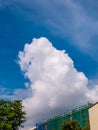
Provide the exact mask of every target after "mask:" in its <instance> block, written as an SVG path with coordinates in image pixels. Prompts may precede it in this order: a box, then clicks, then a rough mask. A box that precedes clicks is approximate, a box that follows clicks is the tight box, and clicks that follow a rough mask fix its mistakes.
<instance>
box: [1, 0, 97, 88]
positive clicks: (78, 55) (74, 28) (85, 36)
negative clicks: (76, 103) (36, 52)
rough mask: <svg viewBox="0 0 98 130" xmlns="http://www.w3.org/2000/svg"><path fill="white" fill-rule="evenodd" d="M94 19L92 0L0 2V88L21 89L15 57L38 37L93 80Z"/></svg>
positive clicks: (95, 67)
mask: <svg viewBox="0 0 98 130" xmlns="http://www.w3.org/2000/svg"><path fill="white" fill-rule="evenodd" d="M97 19H98V15H97V1H96V2H93V0H90V1H88V0H87V1H81V0H79V1H77V0H74V1H70V0H69V2H68V1H65V2H63V1H62V0H61V1H59V2H57V1H56V0H53V1H50V2H49V1H47V0H46V1H45V0H42V1H39V0H36V1H31V0H30V1H29V2H28V1H23V0H20V1H18V0H17V1H16V0H13V1H10V0H8V1H3V0H0V57H1V60H0V86H2V87H7V88H11V89H14V88H20V87H21V88H23V87H24V78H23V76H22V74H21V71H20V69H19V66H18V65H17V63H16V60H17V55H18V52H19V50H22V49H23V47H24V44H25V43H30V42H31V41H32V39H33V38H34V37H35V38H39V37H41V36H44V37H47V38H48V39H49V40H50V41H51V42H52V43H53V45H54V46H55V47H56V48H57V49H60V50H61V49H65V50H66V51H67V53H68V54H69V55H70V57H71V58H72V59H73V61H74V64H75V66H76V68H77V69H78V70H79V71H82V72H84V73H85V75H86V76H87V77H88V78H89V79H94V78H95V79H97V77H98V74H97V71H98V59H97V56H98V54H97V51H98V47H97V42H98V31H97V27H98V22H97Z"/></svg>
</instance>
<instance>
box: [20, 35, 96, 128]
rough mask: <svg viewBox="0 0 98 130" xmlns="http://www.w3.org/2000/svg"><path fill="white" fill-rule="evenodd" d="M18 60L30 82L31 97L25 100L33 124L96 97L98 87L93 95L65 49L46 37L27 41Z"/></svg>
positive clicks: (28, 118) (30, 121)
mask: <svg viewBox="0 0 98 130" xmlns="http://www.w3.org/2000/svg"><path fill="white" fill-rule="evenodd" d="M18 62H19V65H20V68H21V70H22V72H23V73H24V76H25V77H26V78H28V79H29V81H30V86H29V87H30V89H31V91H30V96H29V97H27V98H25V99H24V100H23V105H24V106H25V110H26V112H27V122H26V123H27V125H29V126H30V125H31V124H32V125H33V124H34V123H35V122H38V121H40V120H43V119H45V118H47V117H51V116H53V115H55V114H58V113H60V112H63V111H64V109H65V110H66V109H67V108H69V107H71V106H75V105H80V104H83V103H85V102H87V100H88V99H92V97H93V98H95V99H96V92H95V89H96V90H97V87H95V89H94V90H93V96H92V97H91V95H92V91H91V90H89V89H88V88H87V84H88V79H87V78H86V76H85V75H84V74H83V73H82V72H78V71H77V70H76V69H75V67H74V64H73V61H72V59H71V58H70V57H69V56H68V54H67V53H66V52H65V51H60V50H57V49H56V48H54V47H53V46H52V44H51V43H50V42H49V41H48V39H46V38H43V37H42V38H39V39H33V41H32V43H31V44H25V47H24V50H23V51H22V52H19V61H18ZM28 89H29V88H28ZM97 92H98V90H97Z"/></svg>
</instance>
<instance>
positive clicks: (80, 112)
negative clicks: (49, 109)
mask: <svg viewBox="0 0 98 130" xmlns="http://www.w3.org/2000/svg"><path fill="white" fill-rule="evenodd" d="M91 106H92V104H91V103H88V104H86V105H84V106H81V107H78V108H75V109H73V110H71V111H69V112H65V113H63V114H61V115H58V116H55V117H53V118H52V119H49V120H47V121H46V123H40V124H38V127H37V128H38V129H37V130H61V124H62V121H64V120H67V119H70V120H77V121H78V122H79V124H80V126H81V127H84V126H85V123H86V120H87V118H88V116H89V114H88V109H89V108H90V107H91ZM45 125H46V126H47V127H45Z"/></svg>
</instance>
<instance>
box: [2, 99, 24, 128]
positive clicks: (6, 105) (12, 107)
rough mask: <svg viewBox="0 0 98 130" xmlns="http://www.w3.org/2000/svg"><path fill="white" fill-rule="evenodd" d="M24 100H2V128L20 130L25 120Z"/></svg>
mask: <svg viewBox="0 0 98 130" xmlns="http://www.w3.org/2000/svg"><path fill="white" fill-rule="evenodd" d="M25 114H26V113H25V112H24V111H23V106H22V101H21V100H15V101H7V100H0V130H19V127H23V126H22V124H23V123H24V122H25Z"/></svg>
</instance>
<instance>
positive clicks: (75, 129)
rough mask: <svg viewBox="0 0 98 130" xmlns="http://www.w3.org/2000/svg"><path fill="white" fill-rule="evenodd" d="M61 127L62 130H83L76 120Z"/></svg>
mask: <svg viewBox="0 0 98 130" xmlns="http://www.w3.org/2000/svg"><path fill="white" fill-rule="evenodd" d="M61 127H62V130H81V127H80V124H79V123H78V121H76V120H65V121H63V122H62V126H61Z"/></svg>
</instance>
